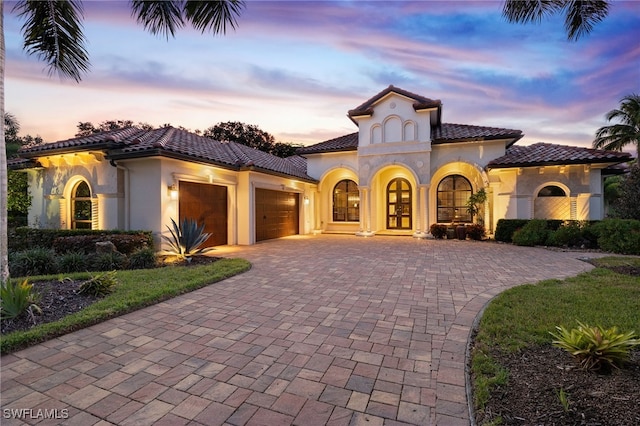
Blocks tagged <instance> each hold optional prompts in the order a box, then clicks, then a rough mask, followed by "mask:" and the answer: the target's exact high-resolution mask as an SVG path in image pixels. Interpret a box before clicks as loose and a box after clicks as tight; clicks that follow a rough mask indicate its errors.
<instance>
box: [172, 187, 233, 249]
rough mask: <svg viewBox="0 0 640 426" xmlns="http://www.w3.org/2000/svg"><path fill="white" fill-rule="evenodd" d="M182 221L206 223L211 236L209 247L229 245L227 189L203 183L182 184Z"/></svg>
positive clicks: (208, 242)
mask: <svg viewBox="0 0 640 426" xmlns="http://www.w3.org/2000/svg"><path fill="white" fill-rule="evenodd" d="M179 209H180V210H179V211H180V219H181V220H182V219H186V218H189V219H194V220H196V221H197V222H198V224H203V223H204V231H205V232H208V233H210V234H211V236H210V237H209V239H208V240H207V242H206V245H209V246H219V245H224V244H227V222H228V221H227V211H228V210H227V187H226V186H219V185H207V184H202V183H192V182H180V201H179Z"/></svg>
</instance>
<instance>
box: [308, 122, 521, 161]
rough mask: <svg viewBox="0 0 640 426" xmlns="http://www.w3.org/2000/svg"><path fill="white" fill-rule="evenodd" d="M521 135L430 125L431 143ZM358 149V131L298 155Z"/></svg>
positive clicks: (450, 125) (482, 128)
mask: <svg viewBox="0 0 640 426" xmlns="http://www.w3.org/2000/svg"><path fill="white" fill-rule="evenodd" d="M522 136H523V134H522V132H521V131H520V130H512V129H502V128H499V127H483V126H469V125H466V124H449V123H442V125H440V126H437V127H432V138H433V141H432V143H433V144H435V145H437V144H443V143H455V142H466V141H479V140H492V139H513V140H512V141H511V142H509V145H511V144H513V143H515V142H516V141H517V140H518V139H520V138H521V137H522ZM357 149H358V133H357V132H356V133H350V134H348V135H344V136H340V137H337V138H334V139H330V140H328V141H324V142H320V143H317V144H315V145H310V146H305V147H302V148H298V149H297V150H296V152H297V153H298V154H300V155H304V154H319V153H322V152H338V151H356V150H357Z"/></svg>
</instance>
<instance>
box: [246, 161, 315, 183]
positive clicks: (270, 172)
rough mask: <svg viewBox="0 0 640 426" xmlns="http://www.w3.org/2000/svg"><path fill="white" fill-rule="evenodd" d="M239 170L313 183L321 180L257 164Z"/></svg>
mask: <svg viewBox="0 0 640 426" xmlns="http://www.w3.org/2000/svg"><path fill="white" fill-rule="evenodd" d="M239 171H241V172H244V171H249V172H259V173H263V174H267V175H271V176H278V177H283V178H287V179H295V180H300V181H303V182H307V183H313V184H317V183H319V182H320V181H319V180H317V179H314V178H312V177H311V176H307V177H302V176H296V175H289V174H287V173H282V172H276V171H274V170H269V169H265V168H263V167H258V166H255V165H246V166H241V167H240V168H239Z"/></svg>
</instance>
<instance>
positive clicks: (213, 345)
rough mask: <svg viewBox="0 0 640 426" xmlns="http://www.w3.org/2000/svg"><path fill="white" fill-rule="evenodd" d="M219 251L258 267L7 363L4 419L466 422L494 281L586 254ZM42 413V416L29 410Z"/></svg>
mask: <svg viewBox="0 0 640 426" xmlns="http://www.w3.org/2000/svg"><path fill="white" fill-rule="evenodd" d="M217 254H218V255H224V256H227V257H244V258H246V259H249V260H250V261H251V262H252V263H253V268H252V269H251V270H250V271H248V272H247V273H244V274H242V275H239V276H236V277H233V278H230V279H228V280H225V281H223V282H220V283H217V284H214V285H211V286H209V287H207V288H204V289H201V290H198V291H195V292H193V293H189V294H186V295H183V296H181V297H177V298H175V299H172V300H169V301H167V302H164V303H161V304H158V305H155V306H152V307H148V308H145V309H142V310H140V311H137V312H134V313H131V314H128V315H125V316H122V317H119V318H115V319H112V320H109V321H106V322H104V323H102V324H99V325H96V326H93V327H90V328H87V329H84V330H81V331H78V332H75V333H71V334H68V335H65V336H62V337H60V338H57V339H54V340H51V341H49V342H46V343H43V344H40V345H37V346H34V347H31V348H28V349H26V350H23V351H20V352H17V353H14V354H10V355H6V356H3V357H2V360H1V361H2V376H1V380H2V394H1V397H2V400H1V408H2V416H3V418H2V424H3V425H9V424H23V423H22V421H19V420H17V419H15V418H13V419H12V418H9V417H12V416H15V412H14V414H11V412H10V411H8V410H10V409H18V410H19V409H27V410H31V411H27V412H23V417H25V416H26V417H27V419H26V420H25V421H26V423H29V424H33V423H38V422H39V421H40V419H42V418H43V417H47V416H49V417H50V416H52V415H53V416H58V417H68V418H67V419H64V420H63V419H58V420H47V421H42V424H57V423H61V422H64V423H65V424H74V425H83V426H86V425H93V424H98V425H107V424H121V425H143V424H167V425H181V424H193V425H197V424H204V425H219V424H231V425H245V424H246V425H288V424H300V425H324V424H328V425H365V424H366V425H369V426H373V425H383V424H384V425H396V424H415V425H447V426H448V425H458V424H459V425H467V424H469V413H468V405H467V393H466V389H465V349H466V345H467V340H468V337H469V333H470V330H471V327H472V324H473V321H474V319H475V317H476V316H477V314H478V313H479V312H480V310H481V309H482V307H483V306H484V305H485V303H486V302H487V301H488V300H490V298H492V297H493V296H494V295H496V294H498V293H499V292H501V291H502V290H504V289H506V288H509V287H512V286H514V285H517V284H521V283H526V282H535V281H538V280H542V279H547V278H562V277H567V276H572V275H576V274H578V273H579V272H582V271H585V270H588V269H590V265H588V264H587V263H585V262H582V261H580V260H577V258H578V257H581V256H584V255H585V254H584V253H564V252H552V251H547V250H544V249H539V248H524V247H515V246H511V245H501V244H491V243H478V242H472V241H466V242H465V241H446V240H445V241H434V240H416V239H413V238H410V237H382V236H376V237H374V238H358V237H353V236H339V235H319V236H296V237H290V238H285V239H280V240H274V241H268V242H265V243H261V244H258V245H255V246H251V247H224V248H221V249H220V250H218V251H217ZM38 410H48V411H38Z"/></svg>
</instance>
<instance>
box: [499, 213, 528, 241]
mask: <svg viewBox="0 0 640 426" xmlns="http://www.w3.org/2000/svg"><path fill="white" fill-rule="evenodd" d="M528 222H529V219H500V220H498V224H497V225H496V232H495V236H494V237H495V239H496V241H502V242H505V243H510V242H512V241H513V234H514V233H515V232H516V231H517V230H519V229H521V228H523V227H524V226H525V225H526V224H527V223H528Z"/></svg>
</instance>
